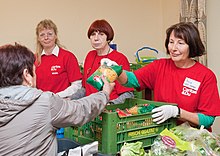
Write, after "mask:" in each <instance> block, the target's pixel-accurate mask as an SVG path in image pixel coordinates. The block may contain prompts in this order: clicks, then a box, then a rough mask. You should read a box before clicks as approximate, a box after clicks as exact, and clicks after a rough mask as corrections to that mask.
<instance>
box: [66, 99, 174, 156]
mask: <svg viewBox="0 0 220 156" xmlns="http://www.w3.org/2000/svg"><path fill="white" fill-rule="evenodd" d="M143 104H153V105H155V106H156V107H157V106H161V105H164V104H168V103H162V102H154V101H148V100H143V99H127V100H126V101H125V103H124V104H117V105H109V106H107V107H106V109H107V110H108V111H106V112H103V113H102V114H101V115H100V116H98V117H97V118H95V120H94V121H91V122H89V123H86V124H85V125H83V126H82V127H74V128H73V127H68V128H65V132H64V136H65V137H66V138H70V139H72V140H74V141H76V142H78V143H80V144H87V143H90V142H92V141H95V140H97V141H98V142H99V151H100V153H102V154H108V155H116V154H117V152H119V151H120V149H121V147H122V145H123V144H124V143H125V142H136V141H141V142H143V147H144V148H149V147H150V146H151V145H152V143H153V141H154V139H155V138H156V137H157V136H158V135H159V133H160V132H161V131H163V130H164V129H165V128H168V129H170V128H173V127H175V126H176V119H174V118H171V119H169V120H167V121H166V122H164V123H162V124H159V125H157V124H155V123H154V122H153V121H152V117H151V115H152V113H145V114H138V115H132V116H127V117H122V118H120V117H119V116H118V114H117V112H113V111H112V112H109V111H110V110H116V109H117V108H120V109H121V110H124V109H126V108H131V107H133V106H135V105H143Z"/></svg>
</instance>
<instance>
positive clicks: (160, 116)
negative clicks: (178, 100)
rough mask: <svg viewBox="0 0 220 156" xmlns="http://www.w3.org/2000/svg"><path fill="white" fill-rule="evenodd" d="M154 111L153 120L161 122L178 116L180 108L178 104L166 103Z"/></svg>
mask: <svg viewBox="0 0 220 156" xmlns="http://www.w3.org/2000/svg"><path fill="white" fill-rule="evenodd" d="M152 113H153V115H152V118H153V122H156V123H157V124H160V123H163V122H164V121H166V120H167V119H169V118H171V117H177V115H178V114H179V108H178V107H177V106H172V105H164V106H160V107H157V108H154V109H153V110H152Z"/></svg>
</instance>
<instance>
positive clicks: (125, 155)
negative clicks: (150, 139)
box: [120, 141, 147, 156]
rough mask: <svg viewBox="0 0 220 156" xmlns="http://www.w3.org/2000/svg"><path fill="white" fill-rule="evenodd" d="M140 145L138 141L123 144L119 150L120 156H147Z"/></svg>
mask: <svg viewBox="0 0 220 156" xmlns="http://www.w3.org/2000/svg"><path fill="white" fill-rule="evenodd" d="M142 145H143V143H142V142H140V141H137V142H135V143H124V145H123V146H122V147H121V149H120V156H147V153H146V152H145V151H144V148H143V146H142Z"/></svg>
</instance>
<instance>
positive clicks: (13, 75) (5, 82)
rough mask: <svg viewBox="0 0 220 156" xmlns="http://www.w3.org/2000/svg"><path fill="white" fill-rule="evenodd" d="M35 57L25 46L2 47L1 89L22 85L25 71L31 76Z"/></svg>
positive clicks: (0, 58) (0, 48)
mask: <svg viewBox="0 0 220 156" xmlns="http://www.w3.org/2000/svg"><path fill="white" fill-rule="evenodd" d="M34 61H35V56H34V54H33V52H32V51H30V50H29V49H28V48H26V47H25V46H22V45H19V44H17V43H15V45H11V44H8V45H4V46H1V47H0V87H7V86H12V85H21V84H22V82H23V71H24V69H27V70H28V72H29V73H30V75H31V76H33V75H34V73H33V65H34Z"/></svg>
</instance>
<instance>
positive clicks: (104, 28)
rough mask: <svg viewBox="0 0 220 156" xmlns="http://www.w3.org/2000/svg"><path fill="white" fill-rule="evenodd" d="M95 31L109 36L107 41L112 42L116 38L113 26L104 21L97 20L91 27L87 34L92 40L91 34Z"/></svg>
mask: <svg viewBox="0 0 220 156" xmlns="http://www.w3.org/2000/svg"><path fill="white" fill-rule="evenodd" d="M95 31H99V32H103V33H105V34H106V35H107V41H112V40H113V38H114V31H113V29H112V26H111V25H110V24H109V23H108V22H107V21H106V20H104V19H102V20H96V21H94V22H93V23H92V24H91V25H90V27H89V30H88V33H87V36H88V38H90V36H91V34H92V33H93V32H95Z"/></svg>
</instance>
